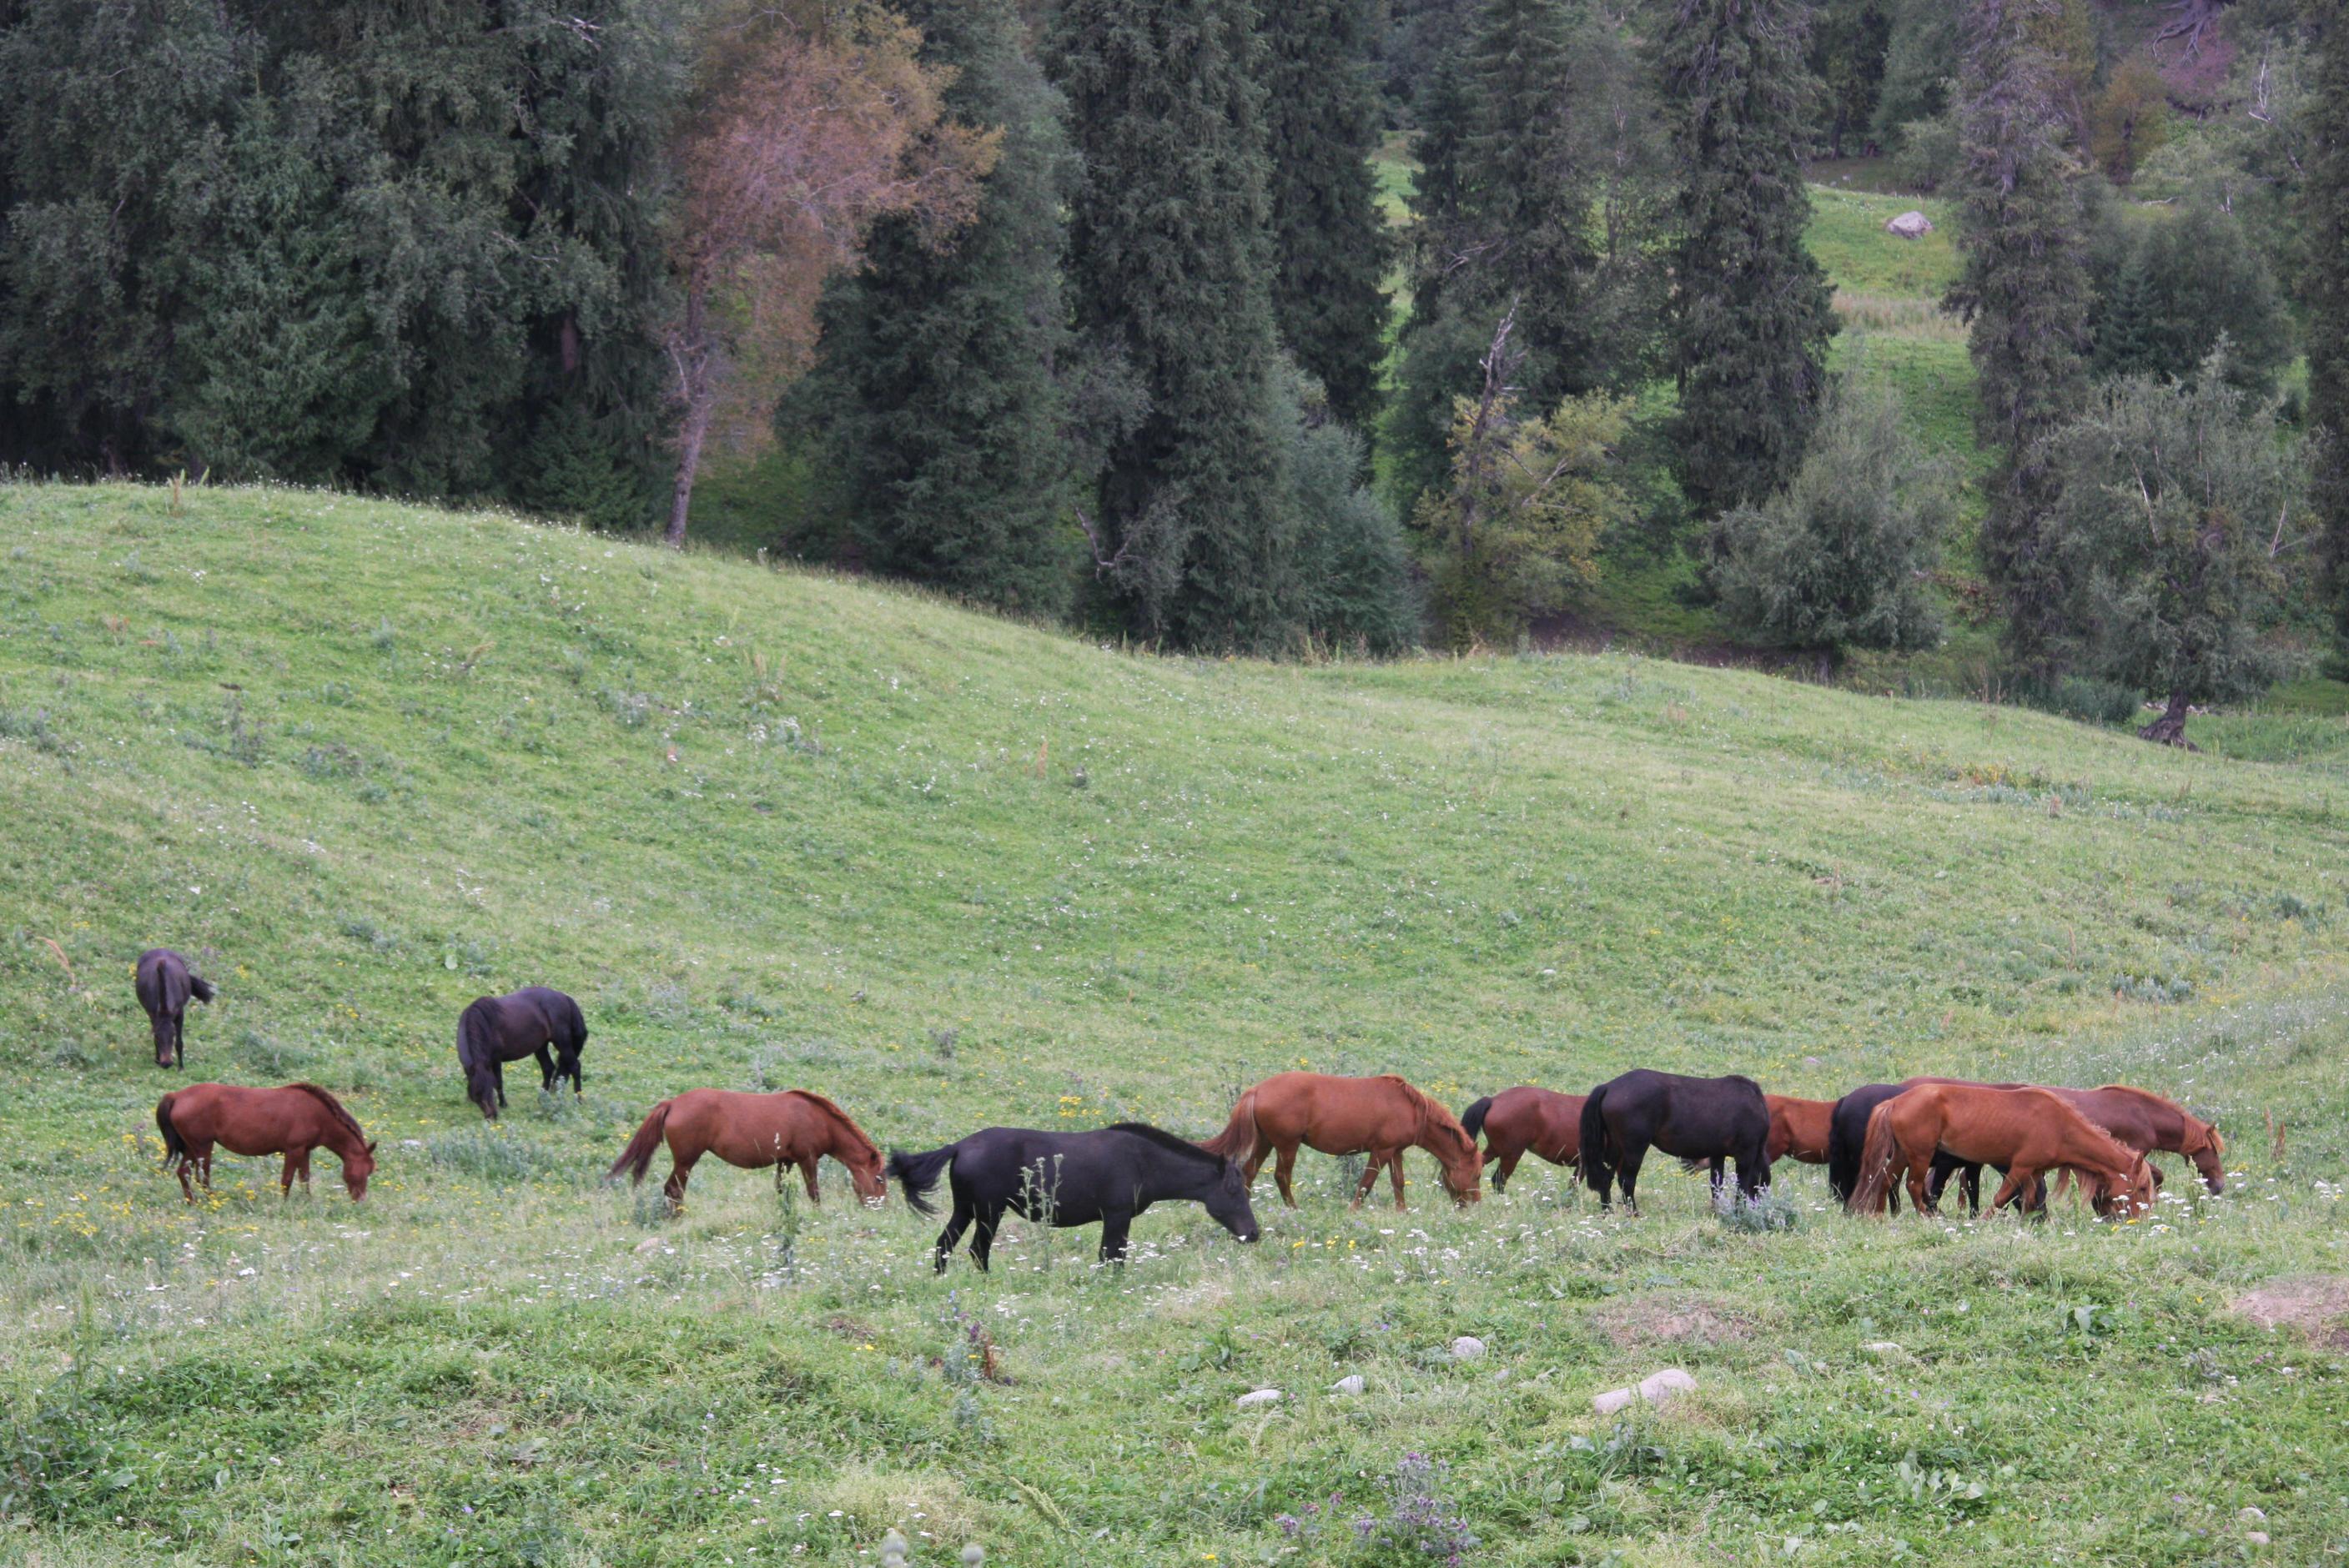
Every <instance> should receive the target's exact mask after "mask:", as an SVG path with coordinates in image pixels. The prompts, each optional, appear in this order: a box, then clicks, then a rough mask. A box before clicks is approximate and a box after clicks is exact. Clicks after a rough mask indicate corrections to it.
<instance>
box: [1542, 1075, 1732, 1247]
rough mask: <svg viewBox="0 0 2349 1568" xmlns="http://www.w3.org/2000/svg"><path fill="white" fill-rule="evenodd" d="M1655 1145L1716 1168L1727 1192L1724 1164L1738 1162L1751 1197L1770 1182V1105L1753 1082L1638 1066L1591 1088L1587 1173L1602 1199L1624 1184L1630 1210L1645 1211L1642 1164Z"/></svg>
mask: <svg viewBox="0 0 2349 1568" xmlns="http://www.w3.org/2000/svg"><path fill="white" fill-rule="evenodd" d="M1651 1146H1652V1147H1654V1148H1657V1149H1661V1150H1663V1151H1664V1152H1665V1153H1667V1154H1676V1155H1678V1156H1680V1158H1682V1159H1683V1160H1692V1161H1708V1162H1710V1163H1711V1164H1712V1166H1713V1191H1715V1192H1716V1193H1717V1192H1719V1191H1721V1180H1722V1166H1723V1162H1724V1161H1730V1160H1734V1161H1737V1190H1738V1191H1739V1192H1741V1193H1743V1194H1744V1195H1745V1196H1746V1197H1749V1198H1750V1197H1752V1196H1753V1195H1754V1193H1756V1192H1758V1191H1761V1190H1762V1189H1763V1188H1764V1187H1766V1186H1768V1185H1769V1184H1770V1106H1769V1102H1768V1101H1767V1100H1765V1099H1763V1098H1762V1086H1761V1085H1760V1084H1757V1083H1755V1082H1754V1080H1753V1079H1752V1078H1738V1077H1735V1076H1731V1077H1728V1078H1682V1077H1681V1076H1680V1075H1679V1074H1678V1073H1659V1072H1650V1071H1649V1070H1648V1069H1647V1068H1635V1069H1633V1070H1632V1071H1630V1072H1628V1073H1625V1074H1624V1075H1623V1076H1622V1077H1620V1078H1610V1079H1609V1080H1608V1081H1607V1082H1605V1083H1603V1084H1600V1085H1599V1087H1598V1088H1595V1089H1592V1090H1591V1091H1590V1098H1589V1099H1587V1100H1584V1101H1583V1102H1582V1176H1583V1180H1584V1181H1588V1182H1589V1183H1590V1189H1591V1191H1594V1192H1596V1193H1598V1194H1599V1206H1600V1207H1601V1208H1604V1207H1606V1206H1607V1204H1608V1202H1609V1191H1608V1189H1609V1186H1610V1185H1611V1184H1612V1183H1613V1182H1614V1181H1616V1180H1617V1179H1620V1180H1621V1181H1622V1183H1623V1206H1624V1207H1625V1208H1627V1209H1629V1210H1630V1211H1631V1212H1633V1213H1635V1214H1636V1213H1638V1212H1640V1200H1639V1197H1638V1195H1637V1192H1636V1189H1637V1187H1638V1184H1639V1181H1640V1162H1641V1161H1644V1160H1645V1159H1646V1158H1647V1157H1648V1150H1649V1149H1650V1147H1651Z"/></svg>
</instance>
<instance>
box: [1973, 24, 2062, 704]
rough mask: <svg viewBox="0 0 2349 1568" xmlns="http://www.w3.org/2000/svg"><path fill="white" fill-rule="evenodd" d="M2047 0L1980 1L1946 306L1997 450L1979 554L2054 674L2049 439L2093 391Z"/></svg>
mask: <svg viewBox="0 0 2349 1568" xmlns="http://www.w3.org/2000/svg"><path fill="white" fill-rule="evenodd" d="M2054 15H2056V13H2055V10H2054V5H2053V4H2052V0H1980V3H1979V4H1978V5H1976V6H1975V7H1974V9H1973V12H1972V14H1971V16H1970V18H1969V20H1968V23H1967V34H1966V40H1965V64H1964V70H1963V73H1962V75H1961V77H1960V78H1959V95H1960V99H1961V102H1960V105H1959V112H1960V124H1961V130H1962V134H1963V141H1964V168H1963V171H1962V173H1961V176H1960V183H1961V200H1960V207H1959V217H1958V246H1959V249H1960V252H1961V254H1962V256H1963V258H1964V268H1963V271H1962V272H1961V274H1960V276H1959V279H1958V281H1957V283H1956V284H1953V285H1952V286H1951V290H1950V295H1949V304H1950V306H1951V309H1953V310H1955V311H1957V312H1958V313H1959V314H1960V315H1962V316H1963V317H1964V318H1965V319H1966V320H1967V321H1969V322H1970V323H1971V325H1972V335H1971V343H1970V351H1971V355H1972V357H1973V362H1974V370H1975V375H1976V380H1977V384H1978V392H1979V396H1980V398H1981V410H1980V413H1979V415H1978V416H1977V429H1978V433H1979V435H1980V438H1981V439H1982V442H1983V443H1984V444H1985V445H1988V446H1992V447H1995V448H1996V449H1998V450H1999V451H2000V453H2001V454H2002V455H2001V458H2000V461H1999V465H1998V468H1997V469H1996V470H1995V471H1994V472H1993V473H1992V475H1991V476H1990V478H1989V479H1988V480H1986V487H1987V489H1988V491H1989V496H1990V513H1989V516H1988V517H1987V518H1986V519H1984V521H1983V523H1982V560H1983V564H1984V566H1985V567H1986V568H1987V569H1988V572H1989V575H1990V581H1991V586H1992V590H1993V591H1994V592H1995V593H1996V594H1997V596H1998V601H1999V605H2000V608H2001V609H2002V611H2003V612H2004V614H2005V616H2006V637H2007V647H2008V651H2009V653H2010V655H2012V656H2013V659H2014V660H2015V662H2016V664H2017V665H2018V666H2019V667H2020V669H2021V670H2022V672H2023V675H2024V676H2025V677H2026V678H2027V679H2030V680H2033V681H2035V682H2038V683H2041V684H2044V682H2046V681H2047V680H2048V679H2049V678H2050V677H2051V676H2053V675H2054V671H2055V667H2056V665H2057V662H2058V659H2059V655H2060V651H2061V650H2060V644H2061V642H2062V639H2063V636H2064V630H2065V624H2064V617H2065V611H2064V583H2063V581H2062V577H2061V573H2060V572H2059V571H2058V569H2057V566H2056V562H2055V559H2054V547H2053V541H2052V539H2051V538H2050V536H2049V534H2048V531H2047V530H2048V525H2047V521H2046V512H2047V508H2048V505H2049V502H2050V490H2049V479H2048V475H2047V473H2046V471H2045V468H2044V455H2043V454H2042V453H2041V451H2040V450H2039V449H2040V446H2041V443H2042V442H2043V441H2044V438H2046V437H2047V436H2048V435H2049V434H2050V433H2051V432H2053V431H2054V430H2055V429H2057V428H2060V427H2061V426H2062V425H2063V424H2064V422H2065V421H2066V420H2068V419H2069V418H2071V417H2072V416H2073V415H2074V414H2075V413H2076V412H2078V410H2079V408H2080V407H2081V406H2082V404H2083V403H2084V402H2085V398H2086V396H2087V390H2088V377H2087V360H2086V355H2087V350H2088V333H2087V316H2088V282H2087V268H2086V264H2085V256H2084V250H2085V246H2084V241H2083V236H2082V229H2083V220H2082V212H2081V201H2080V193H2079V191H2078V189H2077V188H2076V185H2075V180H2076V174H2077V165H2076V164H2075V162H2074V160H2073V159H2072V156H2071V154H2070V153H2069V152H2068V150H2066V149H2065V147H2064V140H2063V138H2064V129H2065V127H2066V124H2067V121H2066V119H2065V118H2064V113H2063V111H2062V108H2061V107H2060V106H2059V104H2058V102H2057V98H2056V84H2055V80H2054V68H2053V66H2052V64H2051V62H2050V60H2049V57H2048V56H2047V54H2046V53H2045V51H2044V49H2042V48H2041V47H2040V46H2038V45H2037V44H2035V43H2034V42H2033V29H2034V28H2039V27H2044V26H2046V25H2048V23H2049V20H2050V18H2051V17H2053V16H2054Z"/></svg>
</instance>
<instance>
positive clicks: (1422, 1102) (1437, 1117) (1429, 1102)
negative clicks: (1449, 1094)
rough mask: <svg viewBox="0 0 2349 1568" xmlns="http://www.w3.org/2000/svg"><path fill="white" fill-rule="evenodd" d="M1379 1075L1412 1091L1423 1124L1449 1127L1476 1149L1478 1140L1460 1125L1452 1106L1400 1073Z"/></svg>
mask: <svg viewBox="0 0 2349 1568" xmlns="http://www.w3.org/2000/svg"><path fill="white" fill-rule="evenodd" d="M1379 1076H1380V1077H1381V1078H1391V1079H1392V1080H1393V1081H1394V1082H1396V1083H1399V1084H1401V1085H1402V1087H1403V1088H1406V1089H1409V1090H1410V1091H1411V1095H1412V1098H1413V1099H1416V1100H1418V1101H1419V1109H1420V1116H1421V1119H1422V1122H1423V1125H1431V1126H1435V1127H1448V1128H1450V1129H1451V1130H1453V1131H1454V1132H1456V1133H1458V1134H1459V1135H1460V1138H1461V1141H1463V1142H1464V1143H1465V1144H1467V1145H1468V1151H1469V1152H1470V1153H1472V1154H1473V1153H1475V1151H1476V1140H1475V1139H1473V1138H1471V1137H1469V1136H1468V1130H1467V1129H1466V1128H1464V1127H1463V1126H1461V1125H1460V1119H1459V1118H1458V1117H1457V1116H1454V1114H1453V1113H1452V1108H1451V1107H1450V1106H1448V1105H1446V1104H1444V1102H1443V1101H1442V1100H1440V1099H1436V1098H1435V1097H1434V1096H1433V1095H1432V1094H1430V1093H1428V1092H1427V1091H1426V1090H1425V1089H1423V1088H1420V1087H1419V1086H1418V1085H1417V1084H1415V1083H1413V1082H1412V1081H1411V1080H1410V1079H1409V1078H1404V1077H1403V1076H1402V1074H1400V1073H1381V1074H1380V1075H1379Z"/></svg>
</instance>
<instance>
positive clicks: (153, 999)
mask: <svg viewBox="0 0 2349 1568" xmlns="http://www.w3.org/2000/svg"><path fill="white" fill-rule="evenodd" d="M132 984H133V985H134V986H135V987H136V989H137V990H138V992H139V1005H140V1006H142V1007H144V1008H146V1009H147V1024H148V1027H149V1028H150V1029H151V1030H152V1031H153V1032H154V1035H155V1065H156V1066H157V1067H159V1068H179V1067H185V1066H187V1065H188V1034H187V1029H186V1027H185V1026H186V1023H187V1017H188V1004H189V1003H190V1002H191V1001H194V1002H209V1001H211V1000H212V998H213V997H214V996H216V995H219V994H220V993H218V992H217V991H215V990H213V989H212V982H211V981H209V980H207V979H205V978H203V977H202V975H198V974H197V973H196V972H195V971H194V970H192V969H191V968H189V967H188V961H187V959H186V958H185V957H183V956H181V954H177V953H174V952H172V951H171V949H170V948H168V947H150V948H149V949H148V950H147V951H146V952H144V953H142V954H140V955H139V967H138V969H137V970H136V971H135V972H134V974H133V977H132Z"/></svg>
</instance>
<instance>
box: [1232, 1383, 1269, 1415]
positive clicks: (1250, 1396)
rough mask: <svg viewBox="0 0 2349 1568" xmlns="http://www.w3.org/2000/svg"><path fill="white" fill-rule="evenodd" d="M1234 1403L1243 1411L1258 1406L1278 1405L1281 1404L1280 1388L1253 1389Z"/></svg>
mask: <svg viewBox="0 0 2349 1568" xmlns="http://www.w3.org/2000/svg"><path fill="white" fill-rule="evenodd" d="M1233 1402H1234V1403H1235V1404H1237V1405H1238V1406H1239V1408H1241V1409H1243V1410H1246V1409H1251V1408H1254V1407H1256V1406H1257V1405H1278V1404H1279V1403H1280V1390H1279V1389H1278V1388H1256V1389H1251V1390H1250V1391H1248V1392H1247V1393H1245V1394H1243V1395H1241V1396H1240V1397H1239V1398H1237V1400H1235V1401H1233Z"/></svg>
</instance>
